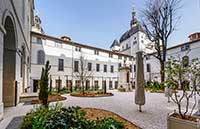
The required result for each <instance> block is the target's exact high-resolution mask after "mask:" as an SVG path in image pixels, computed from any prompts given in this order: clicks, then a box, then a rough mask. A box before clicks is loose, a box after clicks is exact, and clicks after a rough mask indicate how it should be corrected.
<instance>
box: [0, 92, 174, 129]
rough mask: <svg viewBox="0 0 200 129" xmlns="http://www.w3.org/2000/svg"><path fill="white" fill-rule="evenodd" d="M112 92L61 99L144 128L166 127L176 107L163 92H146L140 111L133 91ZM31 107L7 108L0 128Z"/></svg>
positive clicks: (20, 105)
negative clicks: (106, 113) (144, 101)
mask: <svg viewBox="0 0 200 129" xmlns="http://www.w3.org/2000/svg"><path fill="white" fill-rule="evenodd" d="M112 92H113V93H114V96H112V97H100V98H79V97H72V96H69V95H65V96H66V97H67V100H66V101H63V105H64V106H81V107H94V108H101V109H106V110H109V111H112V112H115V113H117V114H119V115H121V116H122V117H124V118H126V119H128V120H129V121H132V122H133V123H135V124H136V125H138V126H140V127H142V128H144V129H166V128H167V127H166V126H167V120H166V118H167V114H168V113H170V112H172V111H173V110H174V109H175V108H176V105H175V104H173V103H167V98H166V97H165V96H164V94H162V93H160V94H157V93H148V92H147V93H146V104H145V106H143V112H142V113H140V112H138V106H137V105H135V104H134V92H126V93H122V92H117V91H112ZM32 108H33V106H32V105H23V104H19V105H18V106H17V107H12V108H7V109H6V110H5V115H4V120H3V121H1V122H0V129H5V128H6V127H7V125H8V124H9V123H10V121H11V120H12V119H13V118H14V117H16V116H21V115H25V114H26V113H27V112H29V111H30V110H31V109H32Z"/></svg>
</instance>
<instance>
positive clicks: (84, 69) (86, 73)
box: [75, 55, 92, 94]
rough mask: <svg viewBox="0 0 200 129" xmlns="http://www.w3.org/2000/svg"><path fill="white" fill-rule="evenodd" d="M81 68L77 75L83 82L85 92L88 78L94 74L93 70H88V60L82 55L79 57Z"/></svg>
mask: <svg viewBox="0 0 200 129" xmlns="http://www.w3.org/2000/svg"><path fill="white" fill-rule="evenodd" d="M79 63H80V65H79V69H78V72H76V73H75V76H76V77H77V78H78V79H79V80H80V82H81V88H82V93H83V94H84V93H85V83H86V80H87V79H89V78H90V77H91V76H92V70H88V62H87V60H86V59H85V58H84V57H83V56H82V55H81V56H80V59H79Z"/></svg>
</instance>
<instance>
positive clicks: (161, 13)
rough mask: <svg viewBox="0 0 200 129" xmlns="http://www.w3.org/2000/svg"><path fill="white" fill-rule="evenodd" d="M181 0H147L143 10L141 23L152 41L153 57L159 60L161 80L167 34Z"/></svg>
mask: <svg viewBox="0 0 200 129" xmlns="http://www.w3.org/2000/svg"><path fill="white" fill-rule="evenodd" d="M180 2H181V0H149V1H148V2H147V4H146V7H145V9H144V10H143V19H142V23H143V26H144V29H145V31H146V34H147V36H148V38H149V39H150V41H151V42H152V43H153V44H152V46H153V47H154V49H155V51H156V53H155V55H154V56H155V58H157V59H158V60H159V62H160V75H161V82H163V81H164V80H165V72H164V68H165V61H166V52H167V47H168V39H169V36H170V35H171V34H172V32H173V31H174V29H175V26H176V23H177V21H178V19H179V18H178V17H177V16H176V12H177V9H179V8H180Z"/></svg>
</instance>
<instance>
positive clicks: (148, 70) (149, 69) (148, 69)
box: [147, 64, 151, 72]
mask: <svg viewBox="0 0 200 129" xmlns="http://www.w3.org/2000/svg"><path fill="white" fill-rule="evenodd" d="M147 72H151V66H150V64H147Z"/></svg>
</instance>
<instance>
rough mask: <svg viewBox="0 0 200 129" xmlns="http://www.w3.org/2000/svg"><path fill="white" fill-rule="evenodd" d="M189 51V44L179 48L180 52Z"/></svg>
mask: <svg viewBox="0 0 200 129" xmlns="http://www.w3.org/2000/svg"><path fill="white" fill-rule="evenodd" d="M189 49H190V45H189V44H186V45H183V46H181V51H187V50H189Z"/></svg>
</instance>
